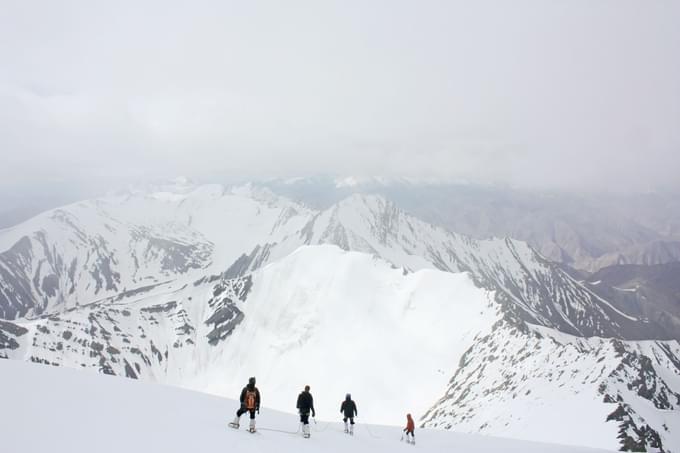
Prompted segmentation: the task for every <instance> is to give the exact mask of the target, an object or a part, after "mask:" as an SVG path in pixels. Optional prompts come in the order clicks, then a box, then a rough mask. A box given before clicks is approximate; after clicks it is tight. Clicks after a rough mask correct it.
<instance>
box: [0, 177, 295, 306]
mask: <svg viewBox="0 0 680 453" xmlns="http://www.w3.org/2000/svg"><path fill="white" fill-rule="evenodd" d="M277 203H278V204H277ZM294 208H297V209H300V210H304V208H302V207H300V206H297V205H294V204H293V203H290V202H287V201H285V200H284V199H282V198H278V197H273V196H270V195H269V194H267V193H266V192H257V191H254V190H252V191H251V190H250V189H249V188H248V187H242V188H239V189H234V190H232V191H226V189H224V188H223V187H221V186H200V187H195V186H191V185H186V184H181V185H171V186H161V187H156V186H153V187H149V188H145V190H129V191H125V192H122V193H119V194H115V195H112V196H109V197H106V198H102V199H97V200H93V201H84V202H81V203H76V204H72V205H69V206H65V207H63V208H59V209H55V210H52V211H48V212H46V213H44V214H41V215H39V216H37V217H35V218H33V219H31V220H29V221H27V222H24V223H22V224H20V225H17V226H15V227H13V228H9V229H5V230H1V231H0V317H1V318H4V319H15V318H19V317H24V316H35V315H40V314H49V313H52V312H59V311H61V310H63V309H65V308H70V307H75V306H78V305H83V304H87V303H91V302H94V301H96V300H99V299H104V298H106V297H110V296H113V295H117V294H120V293H122V292H125V291H129V290H133V289H139V288H143V287H145V286H149V285H156V284H159V283H162V282H165V281H169V280H174V279H176V278H178V277H180V276H191V275H202V274H203V273H206V272H209V271H210V270H211V269H220V270H221V269H223V268H226V263H229V264H230V263H232V262H233V261H234V260H235V259H236V258H237V257H238V256H239V255H240V254H241V253H242V252H243V251H244V250H249V249H250V248H252V247H254V246H255V245H256V244H257V242H258V241H259V240H260V238H262V237H266V238H267V239H268V240H272V241H275V240H279V238H280V237H281V236H282V235H285V234H286V228H287V226H288V225H286V222H287V221H288V220H289V219H290V218H291V217H294V216H295V215H296V214H297V212H295V211H294ZM292 228H293V230H294V229H295V228H298V227H296V225H293V226H292ZM289 229H290V228H289Z"/></svg>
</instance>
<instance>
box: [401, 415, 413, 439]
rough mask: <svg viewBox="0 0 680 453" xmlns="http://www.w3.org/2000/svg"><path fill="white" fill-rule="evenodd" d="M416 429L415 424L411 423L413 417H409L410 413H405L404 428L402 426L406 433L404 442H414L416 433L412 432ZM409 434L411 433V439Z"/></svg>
mask: <svg viewBox="0 0 680 453" xmlns="http://www.w3.org/2000/svg"><path fill="white" fill-rule="evenodd" d="M415 429H416V424H415V423H413V418H411V414H406V428H404V432H405V433H406V442H408V443H410V444H415V443H416V435H415V434H414V433H413V431H415ZM409 434H410V435H411V439H409V437H408V436H409Z"/></svg>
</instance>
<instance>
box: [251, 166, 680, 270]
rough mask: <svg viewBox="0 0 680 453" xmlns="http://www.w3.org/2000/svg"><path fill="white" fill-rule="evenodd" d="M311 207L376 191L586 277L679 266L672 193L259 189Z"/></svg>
mask: <svg viewBox="0 0 680 453" xmlns="http://www.w3.org/2000/svg"><path fill="white" fill-rule="evenodd" d="M263 185H265V186H266V187H269V188H270V189H272V190H273V191H275V192H277V193H280V194H283V195H285V196H287V197H290V198H292V199H294V200H298V201H300V202H303V203H306V204H308V205H310V206H313V207H316V208H326V207H328V206H330V205H331V204H333V203H336V202H337V201H339V200H340V199H342V198H345V197H347V196H349V195H350V194H352V193H376V194H381V195H383V196H385V197H386V198H388V199H390V200H392V201H394V202H395V203H396V204H397V205H398V206H399V207H400V208H402V209H404V210H405V211H407V212H410V213H412V214H414V215H415V216H417V217H419V218H421V219H423V220H425V221H427V222H430V223H433V224H436V225H440V226H442V227H444V228H446V229H448V230H450V231H455V232H457V233H462V234H465V235H468V236H471V237H474V238H477V239H486V238H490V237H511V238H514V239H519V240H522V241H526V242H528V243H529V244H530V245H531V246H532V247H534V248H535V249H536V250H537V251H538V252H539V253H541V254H542V255H543V256H545V257H546V258H548V259H550V260H552V261H556V262H561V263H564V264H567V265H569V266H572V267H574V268H577V269H580V270H586V271H589V272H593V271H596V270H598V269H601V268H603V267H607V266H611V265H615V264H663V263H668V262H673V261H679V260H680V196H678V194H670V193H669V194H654V193H650V194H632V195H612V194H594V193H589V194H586V193H584V194H581V195H578V194H572V193H564V192H541V191H538V190H534V191H530V190H518V189H510V188H507V187H494V186H479V185H469V184H452V183H447V182H443V181H428V180H416V179H404V178H334V177H316V178H295V179H287V180H274V181H268V182H266V183H263Z"/></svg>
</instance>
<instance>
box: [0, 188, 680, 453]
mask: <svg viewBox="0 0 680 453" xmlns="http://www.w3.org/2000/svg"><path fill="white" fill-rule="evenodd" d="M81 208H82V209H83V210H85V211H87V210H88V209H90V210H92V211H93V212H97V213H100V214H97V215H99V216H100V217H88V216H87V215H85V214H82V215H80V216H78V215H77V214H78V211H77V209H81ZM61 210H62V211H66V212H68V213H70V214H72V215H73V216H75V217H76V219H77V220H74V223H75V222H76V221H77V222H78V223H76V225H84V226H83V227H79V229H82V230H83V231H87V234H89V235H94V233H90V231H91V230H90V229H89V228H87V225H89V223H90V222H92V224H95V225H96V224H98V222H99V220H96V219H101V218H107V219H109V222H111V223H115V224H116V225H125V228H126V229H130V228H131V225H135V226H144V227H145V228H147V229H149V230H150V231H166V232H168V235H169V236H171V237H175V236H177V233H176V232H177V231H183V232H184V236H182V237H194V238H197V242H196V243H195V244H194V243H193V242H191V241H188V242H187V243H188V244H194V245H196V244H204V245H205V255H204V256H202V258H201V261H200V265H199V266H197V267H193V268H188V269H183V268H171V269H158V268H156V274H155V275H154V276H153V278H149V279H137V280H135V279H134V278H133V277H134V276H135V275H145V274H144V273H145V272H148V273H149V274H151V273H152V272H151V271H153V270H154V268H153V263H155V261H153V260H150V261H149V262H150V263H151V264H148V265H147V264H146V262H145V261H138V262H134V260H133V262H130V261H124V260H125V259H128V258H126V256H127V254H128V253H130V252H129V251H130V250H131V248H129V244H130V242H128V241H127V240H120V239H117V238H118V237H119V235H118V234H117V233H114V232H111V236H110V237H109V236H107V240H106V242H107V243H108V244H122V245H118V246H116V247H107V250H109V251H111V253H112V255H114V256H117V255H120V258H116V260H115V261H116V262H117V263H126V264H125V265H120V266H119V267H118V268H117V269H120V270H117V272H119V273H120V274H121V277H120V281H121V282H125V283H124V286H123V285H122V284H121V285H120V286H118V287H117V288H116V289H112V290H110V291H109V290H103V289H100V290H99V292H95V293H94V294H92V293H91V292H90V293H88V292H86V291H85V292H80V293H78V298H77V299H76V298H71V295H69V293H68V292H67V291H64V288H66V287H67V286H61V285H59V286H57V288H58V290H59V291H60V294H65V295H64V297H63V298H62V299H59V300H56V299H55V300H54V302H53V303H51V304H46V305H44V306H43V305H41V303H42V302H41V301H42V299H37V300H36V301H34V303H33V305H32V306H30V307H31V308H29V309H27V310H25V311H24V312H23V314H17V313H16V311H15V312H14V316H12V317H9V316H5V318H6V319H8V320H7V321H0V356H2V357H7V358H12V359H18V360H30V361H34V362H43V363H50V364H55V365H69V366H76V367H84V368H96V369H99V370H100V371H102V372H104V373H108V374H116V375H123V376H128V377H133V378H141V379H146V380H152V381H157V382H163V383H169V384H175V385H180V386H184V387H188V388H192V389H198V390H203V391H209V392H212V393H216V394H220V395H228V396H233V395H235V394H236V393H237V392H238V390H239V389H240V386H241V385H242V383H243V380H244V379H245V378H246V377H247V376H249V375H251V374H257V375H258V379H259V381H260V382H261V384H262V388H263V389H264V388H266V389H267V392H268V394H269V395H271V396H268V400H269V401H271V407H273V408H276V409H280V410H289V411H292V410H294V408H293V407H291V403H290V402H291V401H292V400H293V399H294V396H295V394H296V392H297V391H298V390H299V388H300V387H301V386H303V385H304V384H306V383H308V384H310V385H312V387H313V389H315V391H316V392H317V394H318V395H324V397H323V398H321V399H320V402H319V409H320V413H323V414H325V413H328V414H334V413H335V412H337V410H338V408H337V407H335V405H336V404H335V403H336V399H337V396H335V395H340V396H342V395H344V394H345V393H346V392H348V391H351V392H352V393H353V394H354V395H355V396H356V397H357V399H359V400H363V401H365V402H367V403H368V404H364V405H363V407H364V408H365V409H362V414H363V415H364V416H366V417H367V419H368V420H371V421H375V422H383V423H398V422H399V421H400V420H401V417H403V413H404V412H405V411H412V412H413V413H415V414H417V415H424V418H423V419H422V420H423V422H424V423H425V424H427V425H428V426H434V427H443V428H450V429H456V430H461V431H466V432H483V433H487V434H497V435H503V436H508V437H517V438H524V439H541V440H544V441H545V440H550V439H549V437H552V438H554V439H557V440H559V441H560V442H562V443H566V444H572V445H589V446H595V447H602V448H618V447H622V446H627V445H635V444H645V445H647V446H648V447H650V446H651V447H654V446H655V445H656V446H657V447H658V448H663V449H664V451H668V452H672V451H678V445H679V444H680V442H679V441H678V435H679V434H680V427H678V426H676V423H675V422H674V421H673V420H675V419H676V418H678V417H677V416H678V414H679V413H680V412H679V409H678V406H680V351H679V348H678V343H677V341H676V340H674V339H672V338H673V337H672V336H669V333H668V332H666V331H664V330H663V329H662V328H661V326H660V325H659V324H656V323H654V322H652V321H649V320H644V319H638V318H637V317H635V316H631V315H630V314H627V313H625V311H623V309H621V308H620V307H619V308H616V307H615V306H614V305H613V304H612V303H611V302H610V301H608V300H606V298H604V297H602V296H601V295H598V294H596V293H595V292H593V291H592V288H589V287H588V285H587V284H584V283H582V282H580V281H578V280H577V279H575V278H573V277H572V276H570V275H569V274H568V273H566V272H565V271H564V270H563V269H562V267H560V266H558V265H556V264H554V263H551V262H549V261H547V260H545V259H544V258H543V257H541V256H540V255H539V254H538V253H536V252H535V251H534V250H533V249H532V248H531V247H530V246H528V245H527V244H526V243H523V242H520V241H515V240H511V239H490V240H474V239H471V238H469V237H466V236H462V235H459V234H454V233H450V232H447V231H446V230H444V229H442V228H438V227H434V226H432V225H430V224H427V223H425V222H423V221H421V220H419V219H417V218H415V217H413V216H410V215H408V214H406V213H404V212H403V211H401V210H399V209H398V208H397V207H396V205H394V204H393V203H391V202H389V201H388V200H386V199H384V198H382V197H379V196H368V195H353V196H351V197H349V198H347V199H345V200H342V201H340V202H338V203H336V204H334V205H333V206H331V207H330V208H328V209H325V210H322V211H317V210H314V209H310V208H306V207H303V206H301V205H298V204H296V203H294V202H291V201H289V200H286V199H284V198H281V197H278V196H276V195H274V194H273V193H271V192H269V191H266V190H262V189H257V188H255V187H253V186H246V187H240V188H233V189H224V188H222V187H220V186H199V187H192V186H185V185H183V186H181V187H178V188H173V187H165V188H158V187H153V188H147V189H145V190H141V191H129V192H126V193H124V194H118V195H115V196H111V197H108V198H106V199H102V200H96V201H92V202H85V203H80V204H77V205H72V206H68V207H65V208H62V209H61ZM53 215H54V213H53V212H52V213H46V214H44V215H43V216H41V217H40V218H36V219H32V220H31V221H29V222H27V223H25V224H22V225H19V226H17V227H15V228H13V229H10V230H5V231H2V232H0V244H3V246H4V247H6V249H7V250H6V251H5V252H3V255H2V256H3V257H4V256H5V255H6V254H7V253H8V251H9V250H11V249H12V248H13V247H14V246H16V244H17V243H18V242H19V241H26V239H24V238H26V237H27V238H29V240H30V239H31V238H33V237H34V236H35V235H36V234H37V233H36V232H40V231H49V232H50V237H52V238H55V239H54V240H55V241H56V242H59V240H60V238H61V237H67V238H68V237H70V236H69V235H68V234H63V235H62V236H58V235H57V234H56V233H53V232H52V231H53V230H54V228H52V227H50V228H48V227H49V225H51V224H49V223H47V225H48V226H46V227H41V226H40V225H41V223H44V222H45V220H44V219H50V218H52V217H53ZM41 218H42V219H43V220H41ZM92 218H94V219H95V220H89V219H92ZM168 225H172V226H173V227H172V228H170V227H168ZM61 228H66V227H61ZM163 228H165V229H163ZM67 230H68V229H67ZM105 230H106V231H110V230H109V229H108V228H105ZM121 230H125V229H124V228H122V227H121V229H120V230H114V231H115V232H119V231H121ZM92 231H97V232H99V233H98V234H99V235H101V236H104V233H103V232H102V230H101V229H100V230H96V229H94V227H93V229H92ZM125 231H127V230H125ZM170 233H172V234H170ZM173 235H175V236H173ZM120 236H122V237H124V238H126V236H124V235H123V234H122V233H120ZM198 238H200V239H198ZM168 240H169V239H168ZM51 248H52V249H56V250H60V254H59V256H67V255H66V254H67V253H70V252H71V249H70V247H69V246H68V243H67V244H66V245H64V244H57V243H55V244H53V245H52V247H51ZM61 250H63V252H61ZM167 250H172V248H168V249H167ZM35 256H37V262H38V263H39V262H40V260H45V259H46V258H44V257H43V256H42V255H31V254H28V255H26V259H25V260H24V261H22V262H20V263H19V264H20V265H18V266H16V268H18V269H22V270H23V271H22V272H23V273H21V274H17V273H16V272H15V273H14V274H12V277H13V276H14V275H21V276H22V278H10V279H5V278H4V277H3V278H2V280H1V281H0V284H2V288H3V291H4V292H3V293H2V294H5V295H6V297H7V299H8V300H10V299H11V297H12V294H14V293H16V291H17V289H16V288H20V287H22V286H21V285H28V286H29V288H31V290H35V285H36V281H37V282H41V279H40V278H39V279H37V280H35V279H34V278H33V275H34V273H35V272H36V269H40V268H41V266H40V265H39V264H37V263H36V262H35V260H36V258H34V257H35ZM69 256H70V255H69ZM79 256H80V255H79ZM85 256H87V255H85ZM137 256H142V255H141V254H138V255H137ZM62 260H63V258H62ZM112 261H113V260H112ZM80 262H84V263H89V261H87V260H84V261H78V263H80ZM161 262H162V261H161ZM3 263H4V261H0V269H2V268H3V266H5V267H6V265H4V264H3ZM43 266H44V265H43ZM76 266H77V267H78V265H76ZM163 272H165V273H163ZM55 274H56V275H57V276H58V277H59V276H60V275H63V274H57V273H56V271H55ZM39 275H40V276H43V275H44V274H39ZM29 277H30V278H29ZM80 278H81V279H82V280H80V281H79V282H78V284H87V280H88V278H87V274H85V273H82V276H81V277H80ZM57 281H59V282H61V280H59V278H57ZM31 285H33V286H31ZM38 287H39V286H38ZM27 300H28V299H27ZM4 304H5V305H7V303H6V302H5V303H4ZM0 306H2V304H0ZM43 307H44V308H43ZM41 310H42V311H43V314H42V315H40V316H38V315H39V313H40V312H41ZM7 312H8V313H9V310H7ZM25 315H27V316H25ZM9 319H13V321H10V320H9ZM634 340H644V341H634ZM577 409H578V411H577ZM556 413H565V414H570V416H569V417H568V419H567V420H561V422H560V423H561V425H558V424H554V426H553V427H552V428H546V429H542V430H540V432H537V431H536V430H529V429H527V426H528V424H529V423H534V422H536V421H537V420H539V419H543V420H545V419H549V418H550V417H551V416H553V417H555V414H556ZM584 414H585V415H584ZM332 416H333V415H330V416H329V417H332ZM565 428H566V429H565ZM595 431H597V432H596V433H595ZM574 432H583V433H592V435H590V434H586V435H584V436H583V437H576V436H574V435H573V433H574ZM655 448H656V447H655Z"/></svg>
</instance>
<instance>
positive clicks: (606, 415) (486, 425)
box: [423, 322, 680, 452]
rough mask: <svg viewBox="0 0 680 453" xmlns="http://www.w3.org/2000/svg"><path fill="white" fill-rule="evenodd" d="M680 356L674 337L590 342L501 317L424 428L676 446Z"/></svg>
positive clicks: (671, 449)
mask: <svg viewBox="0 0 680 453" xmlns="http://www.w3.org/2000/svg"><path fill="white" fill-rule="evenodd" d="M679 359H680V345H678V342H677V341H672V342H661V341H645V342H630V341H620V340H616V339H603V338H587V339H586V338H580V337H574V336H571V335H566V334H562V333H559V332H556V331H554V330H552V329H546V328H543V327H536V326H534V327H531V328H530V329H529V330H528V331H523V330H521V329H518V328H516V327H514V326H513V325H512V324H509V323H507V322H501V323H499V324H498V325H496V326H495V327H494V330H493V332H492V334H491V335H489V336H487V337H484V338H482V339H481V340H480V341H478V342H476V343H475V345H474V347H472V348H470V350H468V351H467V352H466V353H465V356H464V357H463V359H462V360H461V363H460V367H459V368H458V370H457V371H456V374H455V375H454V376H453V377H452V378H451V384H450V386H449V388H448V390H447V391H446V393H445V395H444V396H443V397H442V398H441V399H440V401H439V402H438V403H437V404H435V405H434V407H433V408H431V409H430V410H429V411H428V413H427V414H426V415H425V416H424V417H423V421H424V423H423V425H424V426H427V427H433V428H446V429H448V428H453V427H455V429H456V430H459V431H465V432H479V433H493V434H494V435H500V436H505V437H513V438H525V437H526V431H527V430H531V431H532V432H533V435H532V438H533V439H535V440H539V441H548V440H550V441H552V442H557V443H562V444H571V445H579V444H582V443H583V439H588V445H591V446H595V447H602V448H613V447H612V439H614V438H617V439H618V443H619V447H620V448H625V449H634V448H636V449H640V448H645V447H646V448H653V449H656V450H652V451H667V452H674V451H678V446H679V445H680V436H679V434H678V433H680V417H678V414H679V413H680V360H679ZM558 407H559V411H557V410H556V408H558ZM558 413H559V416H558V415H557V414H558ZM574 433H579V435H578V436H574ZM662 449H663V450H662Z"/></svg>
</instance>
